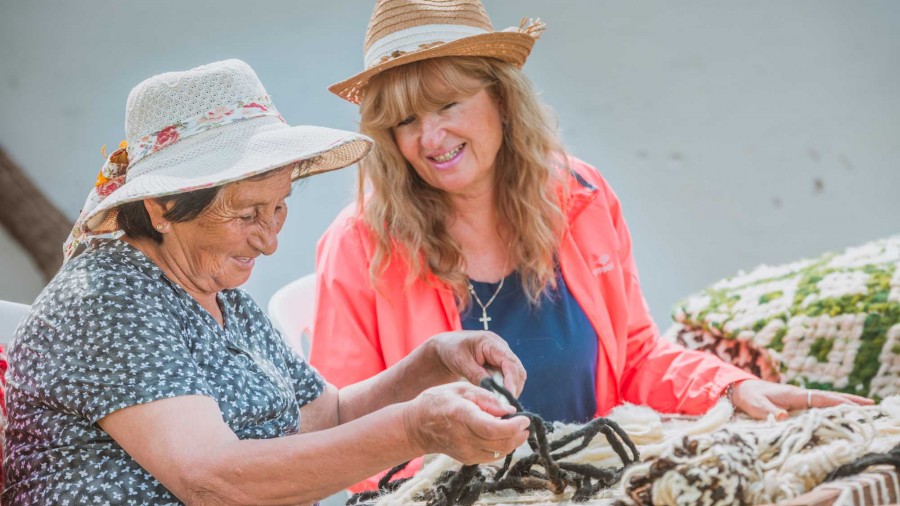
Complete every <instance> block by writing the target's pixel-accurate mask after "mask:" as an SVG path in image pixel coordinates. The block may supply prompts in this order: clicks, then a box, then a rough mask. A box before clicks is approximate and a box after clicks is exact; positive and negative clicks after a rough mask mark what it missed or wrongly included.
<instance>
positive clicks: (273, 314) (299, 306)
mask: <svg viewBox="0 0 900 506" xmlns="http://www.w3.org/2000/svg"><path fill="white" fill-rule="evenodd" d="M268 311H269V318H271V319H272V323H273V324H274V325H275V328H276V329H278V330H279V331H281V335H282V336H283V337H284V339H285V341H287V342H288V344H289V345H290V346H291V348H293V349H294V350H295V351H296V352H297V353H298V354H299V355H300V356H301V357H306V356H307V354H308V353H309V345H310V339H311V338H312V329H313V322H314V321H315V318H316V275H315V273H313V274H307V275H306V276H303V277H302V278H300V279H298V280H296V281H292V282H291V283H288V284H287V285H285V286H283V287H281V288H280V289H279V290H278V291H277V292H275V294H274V295H272V298H271V299H269V307H268Z"/></svg>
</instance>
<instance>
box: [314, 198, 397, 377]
mask: <svg viewBox="0 0 900 506" xmlns="http://www.w3.org/2000/svg"><path fill="white" fill-rule="evenodd" d="M357 220H358V218H356V217H355V216H352V215H351V214H350V213H349V209H348V210H345V211H344V212H343V213H342V214H341V215H339V216H338V218H337V219H336V220H335V222H334V223H333V224H332V225H331V226H330V227H329V229H328V230H327V231H326V232H325V235H324V236H322V238H321V239H320V240H319V245H318V249H317V255H316V318H315V324H314V326H313V339H312V346H311V348H310V354H309V360H310V363H311V364H312V365H313V366H314V367H315V368H316V369H318V370H319V372H320V373H321V374H322V375H323V376H324V377H325V379H326V380H328V382H329V383H332V384H334V385H335V386H337V387H338V388H342V387H345V386H347V385H350V384H352V383H356V382H359V381H361V380H364V379H366V378H369V377H371V376H374V375H376V374H378V373H379V372H381V371H383V370H385V368H386V366H385V361H384V355H383V353H382V350H381V345H380V336H379V331H378V321H377V316H376V307H375V305H376V293H375V289H374V288H373V287H372V282H371V281H370V278H369V263H370V251H369V248H368V247H367V245H368V243H367V238H365V237H363V231H362V230H361V229H360V227H361V225H360V224H358V223H357Z"/></svg>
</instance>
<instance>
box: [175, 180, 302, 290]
mask: <svg viewBox="0 0 900 506" xmlns="http://www.w3.org/2000/svg"><path fill="white" fill-rule="evenodd" d="M290 193H291V171H290V170H279V171H276V172H274V173H273V175H272V176H270V177H267V178H265V179H258V180H246V181H238V182H236V183H231V184H229V185H227V186H225V187H223V188H222V190H221V191H220V192H219V195H218V196H217V197H216V200H215V201H214V202H213V203H212V204H210V206H209V207H208V208H207V209H205V210H204V211H203V213H201V214H200V216H198V217H197V218H196V219H193V220H190V221H187V222H183V223H172V224H171V231H170V232H169V233H167V234H166V235H165V238H164V242H165V246H166V248H167V249H169V250H171V251H173V252H175V254H173V255H172V258H173V261H175V262H176V263H177V264H178V265H177V268H179V269H180V270H181V271H182V273H183V275H184V276H186V277H187V278H189V280H190V282H191V283H192V284H193V285H194V286H196V287H198V288H200V289H202V290H203V291H207V292H218V291H220V290H224V289H227V288H236V287H238V286H240V285H242V284H244V282H246V281H247V279H248V278H249V277H250V272H251V271H252V270H253V264H254V261H255V259H256V257H258V256H259V255H260V254H263V255H271V254H272V253H274V252H275V249H276V248H277V247H278V238H277V234H278V232H280V231H281V227H282V225H284V220H285V218H286V217H287V205H286V204H285V199H286V198H287V197H288V195H289V194H290Z"/></svg>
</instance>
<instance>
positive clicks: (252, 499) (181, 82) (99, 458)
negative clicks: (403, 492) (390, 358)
mask: <svg viewBox="0 0 900 506" xmlns="http://www.w3.org/2000/svg"><path fill="white" fill-rule="evenodd" d="M127 111H128V115H127V119H126V131H127V139H128V144H127V149H120V150H117V151H116V152H114V153H113V154H112V155H110V157H109V160H108V162H107V164H106V165H105V166H104V168H103V170H102V171H101V174H100V176H99V177H98V181H97V185H96V188H95V189H94V190H93V191H92V193H91V196H90V197H89V199H88V202H87V204H86V207H85V209H84V211H83V212H82V215H81V217H80V218H79V220H78V223H77V224H76V229H75V231H74V232H73V236H72V238H71V240H70V241H69V242H68V244H67V248H66V250H67V257H68V258H71V257H72V256H73V255H75V254H77V253H79V249H80V248H79V245H80V243H85V242H87V240H88V239H92V240H91V241H90V243H89V244H88V245H87V248H86V250H85V251H84V252H83V253H81V254H80V255H77V256H75V257H74V258H71V259H70V260H68V261H67V263H66V264H65V265H64V266H63V268H62V269H61V270H60V272H59V273H58V274H57V275H56V277H55V278H54V279H53V281H52V282H51V283H50V285H49V286H48V287H47V288H46V289H45V290H44V292H43V293H42V294H41V295H40V296H39V297H38V299H37V301H36V302H35V304H34V306H33V309H32V312H31V314H30V315H29V316H28V317H27V319H26V320H25V321H24V323H23V324H22V325H21V326H20V328H19V329H18V331H17V333H16V336H15V338H14V340H13V344H12V350H11V353H10V359H11V365H12V366H11V369H10V374H9V420H10V421H9V427H8V429H7V432H6V437H7V440H6V461H5V468H6V471H7V488H6V489H5V491H4V494H3V503H4V504H171V503H174V502H177V501H178V500H180V501H183V502H185V503H190V504H297V503H301V502H310V501H312V500H315V499H317V498H321V497H324V496H327V495H328V494H330V493H333V492H335V491H337V490H340V489H342V488H345V487H346V486H347V485H349V484H351V483H353V482H354V481H357V480H359V479H361V478H363V477H365V476H368V475H370V474H372V473H374V472H375V471H377V470H379V469H383V468H385V467H389V466H393V465H396V464H398V463H401V462H404V461H406V460H408V459H410V458H412V457H415V456H417V455H421V454H423V453H426V452H429V453H430V452H444V453H447V454H449V455H451V456H454V457H455V458H457V459H460V460H462V461H464V462H470V463H475V462H485V461H489V460H494V459H496V458H497V456H498V455H499V454H501V453H506V452H509V451H511V450H512V449H514V448H515V447H517V446H518V445H519V444H521V443H522V442H523V441H524V440H525V438H526V437H527V429H526V427H527V426H528V420H527V419H525V418H524V417H512V418H509V419H505V420H503V419H501V418H500V416H502V415H505V414H508V412H509V410H508V409H507V408H505V407H503V406H501V405H500V404H499V403H498V402H497V401H496V400H495V398H494V397H492V396H491V395H489V394H488V392H487V391H485V390H483V389H480V388H478V387H475V386H474V385H471V384H468V383H453V384H449V385H443V386H436V385H439V384H442V383H447V382H450V381H454V380H457V379H459V378H460V377H465V378H467V379H469V380H472V381H475V382H478V381H479V380H480V379H482V378H483V377H484V376H485V375H487V371H486V369H485V367H492V368H496V369H500V370H502V371H503V374H504V377H505V378H506V380H507V385H508V386H509V387H511V388H514V389H521V387H522V384H523V382H524V371H523V370H522V367H521V364H520V363H519V362H518V360H517V359H516V357H515V356H514V355H513V354H512V353H511V352H510V350H509V348H508V347H507V346H506V344H505V343H504V342H503V341H502V340H500V339H499V338H498V337H496V336H494V335H492V334H490V333H487V332H455V333H445V334H442V335H440V336H436V337H435V338H434V339H432V340H430V341H429V342H428V343H427V344H425V345H423V346H420V347H419V348H417V349H416V350H415V351H414V352H413V353H411V354H410V355H409V356H408V357H407V358H405V359H404V360H401V361H399V362H398V363H397V364H396V365H395V366H394V367H391V368H388V369H386V370H385V371H384V373H382V374H379V375H377V376H375V377H373V378H371V379H369V380H367V381H365V382H362V383H360V384H357V385H354V386H352V387H347V388H344V389H342V390H340V391H338V390H337V389H336V388H335V387H333V386H330V385H328V384H326V383H325V381H324V380H323V378H322V377H321V376H319V374H318V373H317V372H316V371H315V370H313V369H312V368H310V367H309V366H308V365H307V364H306V363H305V362H304V361H303V359H301V358H299V357H298V356H297V355H295V354H294V353H293V352H292V351H291V349H289V348H288V347H287V345H286V344H285V342H284V341H283V340H282V339H281V338H280V336H279V335H278V334H277V333H276V332H275V331H274V330H273V327H272V324H271V322H270V321H269V320H268V318H266V316H265V314H264V313H263V312H262V311H261V310H260V308H259V307H258V306H257V305H256V304H255V303H254V302H253V301H252V300H251V299H250V297H248V296H247V294H246V293H244V292H242V291H240V290H237V289H236V287H238V286H239V285H241V284H242V283H244V282H245V281H246V280H247V278H248V277H249V276H250V273H251V271H252V270H253V266H254V262H255V260H256V258H257V257H258V256H259V255H261V254H264V255H270V254H272V253H274V252H275V249H276V247H277V244H278V243H277V234H278V232H279V231H280V229H281V227H282V225H283V223H284V220H285V217H286V215H287V206H286V204H285V199H286V198H287V197H288V195H289V194H290V192H291V186H292V181H294V180H296V179H297V178H300V177H304V176H308V175H312V174H316V173H320V172H324V171H328V170H332V169H337V168H341V167H344V166H347V165H350V164H352V163H355V162H356V161H357V160H359V159H360V158H361V157H363V156H364V155H365V154H366V153H367V151H368V150H369V146H370V141H369V140H368V139H367V138H366V137H364V136H361V135H358V134H352V133H348V132H342V131H338V130H331V129H327V128H320V127H311V126H301V127H293V128H291V127H288V126H287V125H286V124H285V123H284V120H283V119H282V118H281V116H280V115H279V114H278V112H277V110H276V109H275V107H274V105H273V104H272V103H271V101H270V100H269V98H268V96H267V94H266V91H265V89H264V88H263V87H262V84H261V83H260V82H259V81H258V79H257V77H256V74H255V73H254V72H253V71H252V70H251V69H250V67H248V66H247V65H246V64H245V63H243V62H240V61H237V60H230V61H225V62H219V63H215V64H211V65H207V66H203V67H198V68H195V69H192V70H189V71H186V72H173V73H168V74H163V75H159V76H155V77H153V78H151V79H149V80H147V81H145V82H143V83H142V84H140V85H138V86H137V87H136V88H135V89H134V90H133V91H132V93H131V95H130V96H129V99H128V108H127ZM311 432H316V433H315V434H310V433H311Z"/></svg>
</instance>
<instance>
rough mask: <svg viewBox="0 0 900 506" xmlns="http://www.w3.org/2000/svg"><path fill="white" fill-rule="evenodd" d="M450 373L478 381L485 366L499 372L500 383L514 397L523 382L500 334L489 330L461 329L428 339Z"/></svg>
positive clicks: (520, 370) (486, 371) (522, 373)
mask: <svg viewBox="0 0 900 506" xmlns="http://www.w3.org/2000/svg"><path fill="white" fill-rule="evenodd" d="M429 342H431V343H432V345H433V346H434V350H435V352H436V353H437V356H438V359H439V360H440V362H441V364H443V366H444V367H445V368H446V369H447V372H448V374H450V375H452V376H453V377H463V378H465V379H467V380H468V381H469V382H470V383H472V384H473V385H478V384H479V383H481V380H482V379H484V378H485V377H486V376H491V372H490V371H489V368H493V369H496V370H499V371H500V373H501V374H503V387H504V388H506V389H507V390H509V391H510V392H511V393H512V394H513V395H515V396H516V397H518V395H519V394H520V393H521V392H522V388H523V387H524V386H525V378H526V376H527V374H526V373H525V367H524V366H522V362H521V361H519V357H517V356H516V355H515V353H513V352H512V350H511V349H510V348H509V345H508V344H506V341H504V340H503V339H502V338H501V337H500V336H498V335H497V334H494V333H493V332H490V331H477V330H462V331H457V332H445V333H443V334H438V335H436V336H434V337H433V338H431V340H430V341H429Z"/></svg>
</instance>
